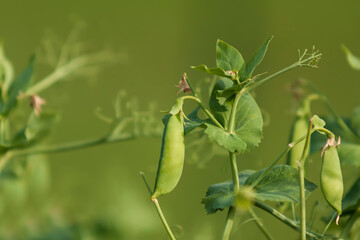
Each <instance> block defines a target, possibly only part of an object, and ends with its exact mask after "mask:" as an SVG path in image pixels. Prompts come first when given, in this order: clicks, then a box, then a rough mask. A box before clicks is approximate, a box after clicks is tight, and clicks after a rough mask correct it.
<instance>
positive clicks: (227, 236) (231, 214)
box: [221, 207, 236, 240]
mask: <svg viewBox="0 0 360 240" xmlns="http://www.w3.org/2000/svg"><path fill="white" fill-rule="evenodd" d="M235 217H236V208H234V207H230V208H229V211H228V215H227V218H226V224H225V229H224V233H223V236H222V238H221V239H222V240H228V239H230V234H231V229H232V227H233V225H234V221H235Z"/></svg>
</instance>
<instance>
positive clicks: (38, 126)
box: [12, 112, 56, 146]
mask: <svg viewBox="0 0 360 240" xmlns="http://www.w3.org/2000/svg"><path fill="white" fill-rule="evenodd" d="M55 122H56V115H55V114H54V113H46V112H42V113H41V114H40V116H39V117H37V116H36V115H35V114H34V113H32V114H31V115H30V117H29V119H28V122H27V124H26V127H25V128H24V129H22V130H21V131H19V132H18V133H17V134H16V135H15V137H14V139H13V140H12V145H14V146H18V145H24V144H26V145H28V144H31V143H34V142H35V141H39V140H41V139H42V138H43V137H45V136H46V135H47V134H48V133H49V132H50V130H51V128H52V127H53V125H54V124H55Z"/></svg>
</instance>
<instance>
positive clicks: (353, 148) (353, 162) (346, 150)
mask: <svg viewBox="0 0 360 240" xmlns="http://www.w3.org/2000/svg"><path fill="white" fill-rule="evenodd" d="M338 153H339V158H340V161H341V165H349V166H355V167H358V168H360V145H359V144H355V143H346V142H344V143H341V144H340V148H339V149H338Z"/></svg>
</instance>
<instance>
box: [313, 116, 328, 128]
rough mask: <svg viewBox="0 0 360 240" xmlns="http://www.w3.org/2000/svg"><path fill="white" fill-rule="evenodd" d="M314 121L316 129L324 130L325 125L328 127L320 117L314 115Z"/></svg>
mask: <svg viewBox="0 0 360 240" xmlns="http://www.w3.org/2000/svg"><path fill="white" fill-rule="evenodd" d="M312 119H313V125H314V127H315V128H323V127H325V125H326V123H325V121H324V120H322V119H321V118H319V116H318V115H314V116H313V117H312Z"/></svg>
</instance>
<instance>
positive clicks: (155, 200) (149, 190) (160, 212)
mask: <svg viewBox="0 0 360 240" xmlns="http://www.w3.org/2000/svg"><path fill="white" fill-rule="evenodd" d="M140 176H141V178H142V179H143V181H144V183H145V186H146V188H147V190H148V192H149V194H150V196H151V195H152V191H151V188H150V185H149V183H148V181H147V180H146V177H145V174H144V173H143V172H140ZM151 201H152V202H153V203H154V205H155V208H156V211H157V213H158V214H159V217H160V219H161V222H162V223H163V225H164V227H165V230H166V232H167V233H168V235H169V237H170V239H171V240H176V238H175V236H174V234H173V233H172V231H171V228H170V226H169V224H168V223H167V221H166V218H165V215H164V214H163V212H162V210H161V207H160V204H159V201H158V200H157V198H151Z"/></svg>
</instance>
